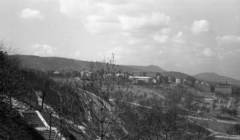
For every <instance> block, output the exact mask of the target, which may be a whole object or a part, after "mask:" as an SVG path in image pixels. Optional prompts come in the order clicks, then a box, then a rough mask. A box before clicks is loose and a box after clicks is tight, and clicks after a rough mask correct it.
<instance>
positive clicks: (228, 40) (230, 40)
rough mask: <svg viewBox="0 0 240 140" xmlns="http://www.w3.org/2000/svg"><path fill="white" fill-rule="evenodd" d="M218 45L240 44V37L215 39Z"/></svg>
mask: <svg viewBox="0 0 240 140" xmlns="http://www.w3.org/2000/svg"><path fill="white" fill-rule="evenodd" d="M216 40H217V42H218V45H223V44H231V43H240V36H234V35H226V36H222V37H219V36H218V37H217V38H216Z"/></svg>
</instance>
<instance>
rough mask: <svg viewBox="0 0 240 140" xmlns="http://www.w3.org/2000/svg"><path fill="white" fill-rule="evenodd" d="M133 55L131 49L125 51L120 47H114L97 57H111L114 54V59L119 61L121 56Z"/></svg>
mask: <svg viewBox="0 0 240 140" xmlns="http://www.w3.org/2000/svg"><path fill="white" fill-rule="evenodd" d="M132 53H133V50H131V49H126V48H122V47H115V48H113V49H112V50H108V51H106V52H100V53H99V54H98V55H99V56H101V57H103V56H104V57H105V56H106V57H111V56H112V54H114V57H115V58H116V59H121V58H122V56H123V55H130V54H132Z"/></svg>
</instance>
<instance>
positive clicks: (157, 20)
mask: <svg viewBox="0 0 240 140" xmlns="http://www.w3.org/2000/svg"><path fill="white" fill-rule="evenodd" d="M119 20H120V23H121V25H122V29H124V30H134V29H143V28H151V29H153V30H156V29H158V28H159V27H160V28H162V27H164V26H166V25H168V23H169V21H170V17H169V16H167V15H165V14H164V13H152V14H150V15H142V16H139V17H130V16H125V15H123V16H119Z"/></svg>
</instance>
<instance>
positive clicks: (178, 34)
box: [172, 31, 185, 44]
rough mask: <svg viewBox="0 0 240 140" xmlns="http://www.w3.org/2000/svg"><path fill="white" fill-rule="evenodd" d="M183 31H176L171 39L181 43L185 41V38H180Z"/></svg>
mask: <svg viewBox="0 0 240 140" xmlns="http://www.w3.org/2000/svg"><path fill="white" fill-rule="evenodd" d="M182 36H183V32H182V31H181V32H178V33H177V35H176V36H175V37H173V38H172V41H173V42H174V43H177V44H183V43H185V40H184V39H183V38H182Z"/></svg>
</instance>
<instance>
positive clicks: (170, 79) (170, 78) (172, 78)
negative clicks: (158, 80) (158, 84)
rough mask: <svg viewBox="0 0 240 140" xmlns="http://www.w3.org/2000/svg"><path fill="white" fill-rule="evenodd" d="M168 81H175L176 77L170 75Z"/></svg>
mask: <svg viewBox="0 0 240 140" xmlns="http://www.w3.org/2000/svg"><path fill="white" fill-rule="evenodd" d="M167 82H168V83H175V78H174V77H172V76H168V77H167Z"/></svg>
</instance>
